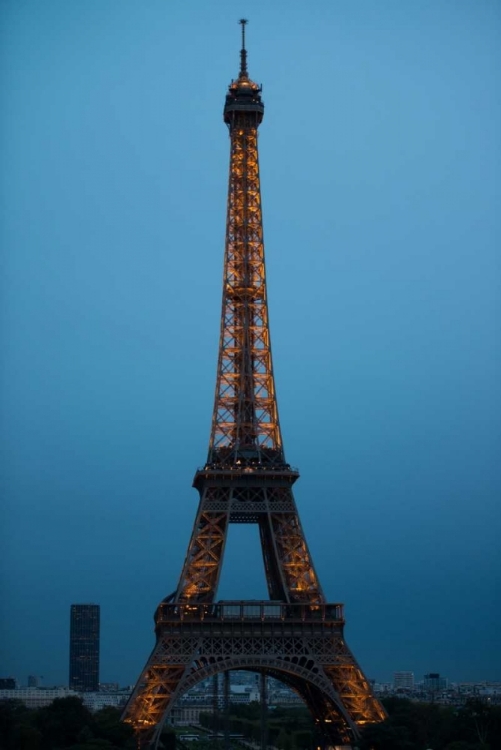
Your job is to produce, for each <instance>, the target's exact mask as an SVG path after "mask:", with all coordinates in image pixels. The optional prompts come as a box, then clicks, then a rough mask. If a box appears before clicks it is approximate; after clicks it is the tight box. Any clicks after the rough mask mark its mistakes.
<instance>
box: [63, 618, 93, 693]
mask: <svg viewBox="0 0 501 750" xmlns="http://www.w3.org/2000/svg"><path fill="white" fill-rule="evenodd" d="M70 612H71V614H70V688H72V689H73V690H77V691H78V692H86V691H90V690H98V687H99V614H100V613H99V604H72V605H71V610H70Z"/></svg>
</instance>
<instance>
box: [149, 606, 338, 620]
mask: <svg viewBox="0 0 501 750" xmlns="http://www.w3.org/2000/svg"><path fill="white" fill-rule="evenodd" d="M343 609H344V607H343V605H342V604H287V603H285V602H273V601H220V602H217V603H215V604H196V603H193V604H188V603H186V602H183V603H178V604H172V603H168V604H160V606H159V607H158V610H157V613H156V622H157V625H159V624H161V623H168V622H180V621H184V622H239V621H245V622H249V621H252V620H254V621H256V622H259V621H261V622H263V621H264V622H338V623H342V622H344V611H343Z"/></svg>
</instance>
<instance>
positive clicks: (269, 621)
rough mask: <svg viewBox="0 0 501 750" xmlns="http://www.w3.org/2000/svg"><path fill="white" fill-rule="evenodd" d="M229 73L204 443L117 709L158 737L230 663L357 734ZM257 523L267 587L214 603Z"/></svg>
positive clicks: (242, 79)
mask: <svg viewBox="0 0 501 750" xmlns="http://www.w3.org/2000/svg"><path fill="white" fill-rule="evenodd" d="M240 23H241V25H242V49H241V52H240V72H239V76H238V78H237V80H236V81H232V82H231V84H230V86H229V89H228V93H227V95H226V102H225V106H224V121H225V123H226V124H227V125H228V128H229V133H230V144H231V145H230V175H229V189H228V208H227V223H226V247H225V260H224V280H223V304H222V314H221V335H220V343H219V358H218V365H217V382H216V394H215V403H214V411H213V417H212V428H211V435H210V442H209V452H208V457H207V462H206V464H205V465H204V466H203V467H202V468H200V469H198V470H197V472H196V474H195V478H194V481H193V486H194V487H195V488H196V489H197V490H198V492H199V493H200V502H199V506H198V511H197V515H196V519H195V524H194V527H193V533H192V535H191V539H190V543H189V546H188V552H187V554H186V559H185V561H184V565H183V569H182V572H181V577H180V579H179V584H178V587H177V589H176V591H175V592H174V593H173V594H171V595H170V596H168V597H167V598H166V599H164V600H163V601H162V602H161V603H160V605H159V606H158V608H157V610H156V613H155V623H156V628H155V632H156V644H155V646H154V648H153V651H152V653H151V655H150V657H149V659H148V661H147V663H146V666H145V668H144V670H143V672H142V674H141V675H140V677H139V680H138V682H137V685H136V687H135V689H134V691H133V693H132V695H131V697H130V700H129V702H128V704H127V706H126V708H125V711H124V714H123V717H122V718H123V719H124V721H126V722H129V723H130V724H132V725H133V727H134V729H135V730H136V733H137V737H138V746H139V747H140V748H146V747H157V746H158V744H159V738H160V734H161V730H162V726H163V723H164V721H165V719H166V717H167V715H168V712H169V710H170V709H171V708H172V706H173V704H174V703H175V701H176V700H177V699H178V698H179V697H180V696H181V695H183V694H184V693H185V692H186V691H187V690H189V689H190V688H192V687H193V686H194V685H196V684H197V683H199V682H200V681H202V680H206V679H207V678H209V677H212V676H214V675H217V674H218V673H219V672H228V671H231V670H236V669H238V670H249V671H255V672H259V673H261V674H262V675H263V674H266V675H270V676H272V677H275V678H277V679H279V680H281V681H282V682H283V683H285V684H286V685H288V686H290V687H291V688H292V689H293V690H295V691H296V693H298V694H299V695H300V696H301V697H302V698H303V700H304V702H305V703H306V705H307V706H308V708H309V710H310V712H311V714H312V716H313V718H314V720H315V722H316V724H317V726H318V729H319V734H320V736H322V737H323V744H324V746H325V747H328V746H331V747H332V746H334V745H336V744H339V743H342V744H348V745H349V744H353V743H356V740H357V738H358V737H359V736H360V729H361V727H362V726H363V725H364V724H367V723H371V722H379V721H382V720H383V719H384V718H385V713H384V710H383V708H382V707H381V705H380V704H379V703H378V701H377V700H376V699H375V698H374V696H373V694H372V692H371V688H370V685H369V683H368V681H367V679H366V677H365V676H364V674H363V672H362V670H361V669H360V667H359V665H358V664H357V662H356V660H355V657H354V656H353V654H352V652H351V651H350V649H349V648H348V646H347V644H346V641H345V640H344V635H343V627H344V615H343V605H342V604H337V603H336V604H330V603H328V602H326V599H325V596H324V594H323V591H322V588H321V586H320V582H319V579H318V576H317V573H316V571H315V568H314V565H313V561H312V558H311V555H310V552H309V549H308V545H307V543H306V539H305V536H304V533H303V529H302V527H301V522H300V520H299V515H298V512H297V508H296V503H295V501H294V497H293V494H292V485H293V484H294V482H295V481H296V480H297V479H298V477H299V474H298V472H297V471H296V470H295V469H293V468H291V466H290V465H289V464H288V463H287V462H286V460H285V454H284V449H283V443H282V435H281V432H280V424H279V419H278V408H277V400H276V395H275V394H276V391H275V382H274V377H273V367H272V356H271V344H270V331H269V325H268V305H267V294H266V276H265V262H264V246H263V226H262V215H261V192H260V180H259V163H258V148H257V131H258V126H259V125H260V123H261V121H262V119H263V113H264V105H263V102H262V100H261V87H260V86H258V85H257V84H256V83H254V82H253V81H252V80H251V79H250V77H249V74H248V71H247V51H246V48H245V24H246V23H247V22H246V20H245V19H242V20H241V21H240ZM231 523H255V524H257V525H258V527H259V533H260V538H261V546H262V552H263V558H264V568H265V573H266V581H267V585H268V591H269V596H270V599H269V600H266V601H253V600H242V601H216V593H217V588H218V581H219V576H220V573H221V567H222V562H223V555H224V548H225V543H226V537H227V533H228V527H229V525H230V524H231Z"/></svg>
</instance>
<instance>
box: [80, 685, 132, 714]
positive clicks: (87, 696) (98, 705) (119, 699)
mask: <svg viewBox="0 0 501 750" xmlns="http://www.w3.org/2000/svg"><path fill="white" fill-rule="evenodd" d="M131 692H132V690H129V689H126V690H116V691H113V692H111V691H110V692H107V693H102V692H99V693H88V692H87V693H84V694H83V695H82V701H83V704H84V706H86V707H87V708H88V709H89V711H92V712H94V711H100V710H101V709H102V708H106V707H108V706H113V708H122V706H125V704H126V703H127V701H128V700H129V698H130V694H131Z"/></svg>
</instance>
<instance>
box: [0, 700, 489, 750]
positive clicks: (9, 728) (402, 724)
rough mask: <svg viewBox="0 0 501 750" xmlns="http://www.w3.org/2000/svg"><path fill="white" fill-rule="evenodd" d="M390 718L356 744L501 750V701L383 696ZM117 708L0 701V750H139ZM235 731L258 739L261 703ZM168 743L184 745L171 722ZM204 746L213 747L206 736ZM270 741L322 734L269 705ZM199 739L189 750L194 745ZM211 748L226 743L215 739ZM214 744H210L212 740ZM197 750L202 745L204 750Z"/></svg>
mask: <svg viewBox="0 0 501 750" xmlns="http://www.w3.org/2000/svg"><path fill="white" fill-rule="evenodd" d="M383 703H384V705H385V708H386V710H387V712H388V718H387V719H386V720H385V721H384V722H382V723H381V724H376V725H372V726H367V727H365V729H364V731H363V736H362V739H361V740H360V741H359V743H358V748H359V750H428V749H429V748H431V749H432V750H501V706H491V705H489V704H488V703H484V702H482V701H479V700H471V701H468V702H467V703H466V704H465V705H464V706H462V707H461V708H455V707H453V706H442V705H438V704H436V703H415V702H413V701H409V700H407V699H405V698H388V699H385V700H383ZM120 713H121V712H120V711H119V710H118V709H115V708H103V709H102V710H101V711H97V712H96V713H91V712H90V711H89V710H88V709H87V708H86V707H85V706H84V705H83V703H82V700H81V699H80V698H77V697H69V698H58V699H56V700H55V701H54V702H53V703H52V704H51V705H50V706H46V707H44V708H39V709H29V708H26V706H24V705H23V704H22V703H21V702H20V701H15V700H7V701H0V750H135V748H136V743H135V740H134V736H133V731H132V729H131V727H130V726H129V725H127V724H123V723H122V722H121V721H120ZM228 722H229V724H228V726H229V730H230V733H231V734H240V735H243V736H244V737H245V738H247V739H248V740H249V741H251V742H254V743H257V744H259V743H260V741H261V706H260V704H259V703H250V704H248V705H231V706H230V715H229V718H228ZM200 723H201V725H202V726H203V727H205V728H206V729H208V730H210V731H211V732H214V731H216V732H218V733H221V732H223V723H224V722H223V716H222V713H218V714H216V716H214V715H213V714H210V713H205V714H204V713H202V714H201V715H200ZM163 739H164V745H165V747H167V748H169V749H170V750H174V747H175V745H176V744H177V746H178V750H186V748H187V745H183V743H181V742H179V740H177V741H176V738H175V736H174V734H173V732H172V729H170V728H168V727H166V736H165V738H163ZM200 739H201V741H202V742H201V743H200V744H204V745H207V746H208V745H211V740H209V737H208V736H207V737H206V738H205V739H204V740H203V739H202V737H201V738H200ZM267 740H268V745H270V746H273V747H276V748H279V750H316V748H317V747H318V745H319V744H320V737H319V736H318V734H317V733H316V731H315V728H314V725H313V721H312V718H311V715H310V713H309V712H308V710H307V709H306V708H305V707H304V708H303V707H297V708H282V707H276V708H270V709H269V710H268V714H267ZM197 744H198V743H195V742H190V743H189V750H197ZM212 745H213V746H214V750H216V748H220V747H221V746H222V743H221V742H220V741H219V742H217V741H212ZM212 745H211V746H212ZM199 750H200V749H199Z"/></svg>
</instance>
